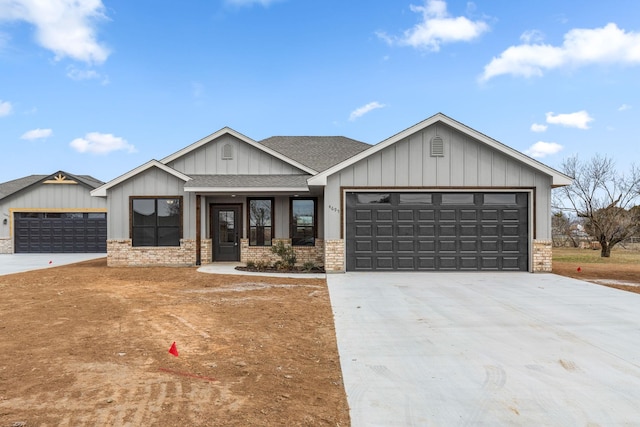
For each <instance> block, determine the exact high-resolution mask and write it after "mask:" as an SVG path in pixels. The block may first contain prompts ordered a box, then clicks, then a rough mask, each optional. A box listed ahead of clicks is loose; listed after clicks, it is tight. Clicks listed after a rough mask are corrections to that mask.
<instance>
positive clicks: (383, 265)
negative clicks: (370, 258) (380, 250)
mask: <svg viewBox="0 0 640 427" xmlns="http://www.w3.org/2000/svg"><path fill="white" fill-rule="evenodd" d="M375 263H376V270H393V269H394V268H393V257H390V256H379V257H376V258H375Z"/></svg>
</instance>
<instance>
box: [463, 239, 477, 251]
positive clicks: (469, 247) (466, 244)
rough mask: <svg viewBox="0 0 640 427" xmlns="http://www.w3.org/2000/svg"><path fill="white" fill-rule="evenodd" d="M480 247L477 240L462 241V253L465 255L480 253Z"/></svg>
mask: <svg viewBox="0 0 640 427" xmlns="http://www.w3.org/2000/svg"><path fill="white" fill-rule="evenodd" d="M478 249H479V245H478V241H477V240H461V241H460V252H463V253H465V252H466V253H469V252H471V253H478Z"/></svg>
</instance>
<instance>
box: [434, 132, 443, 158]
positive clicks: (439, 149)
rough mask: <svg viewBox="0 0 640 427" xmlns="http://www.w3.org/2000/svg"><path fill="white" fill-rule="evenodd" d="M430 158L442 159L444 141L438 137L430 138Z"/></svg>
mask: <svg viewBox="0 0 640 427" xmlns="http://www.w3.org/2000/svg"><path fill="white" fill-rule="evenodd" d="M431 157H444V140H443V139H442V138H441V137H439V136H434V137H433V138H431Z"/></svg>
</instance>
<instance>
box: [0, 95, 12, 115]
mask: <svg viewBox="0 0 640 427" xmlns="http://www.w3.org/2000/svg"><path fill="white" fill-rule="evenodd" d="M11 111H13V106H12V105H11V103H10V102H9V101H3V100H2V99H0V117H4V116H8V115H9V114H11Z"/></svg>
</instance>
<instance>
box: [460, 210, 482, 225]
mask: <svg viewBox="0 0 640 427" xmlns="http://www.w3.org/2000/svg"><path fill="white" fill-rule="evenodd" d="M460 221H461V222H465V221H472V222H476V221H478V211H477V210H475V209H461V210H460Z"/></svg>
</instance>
